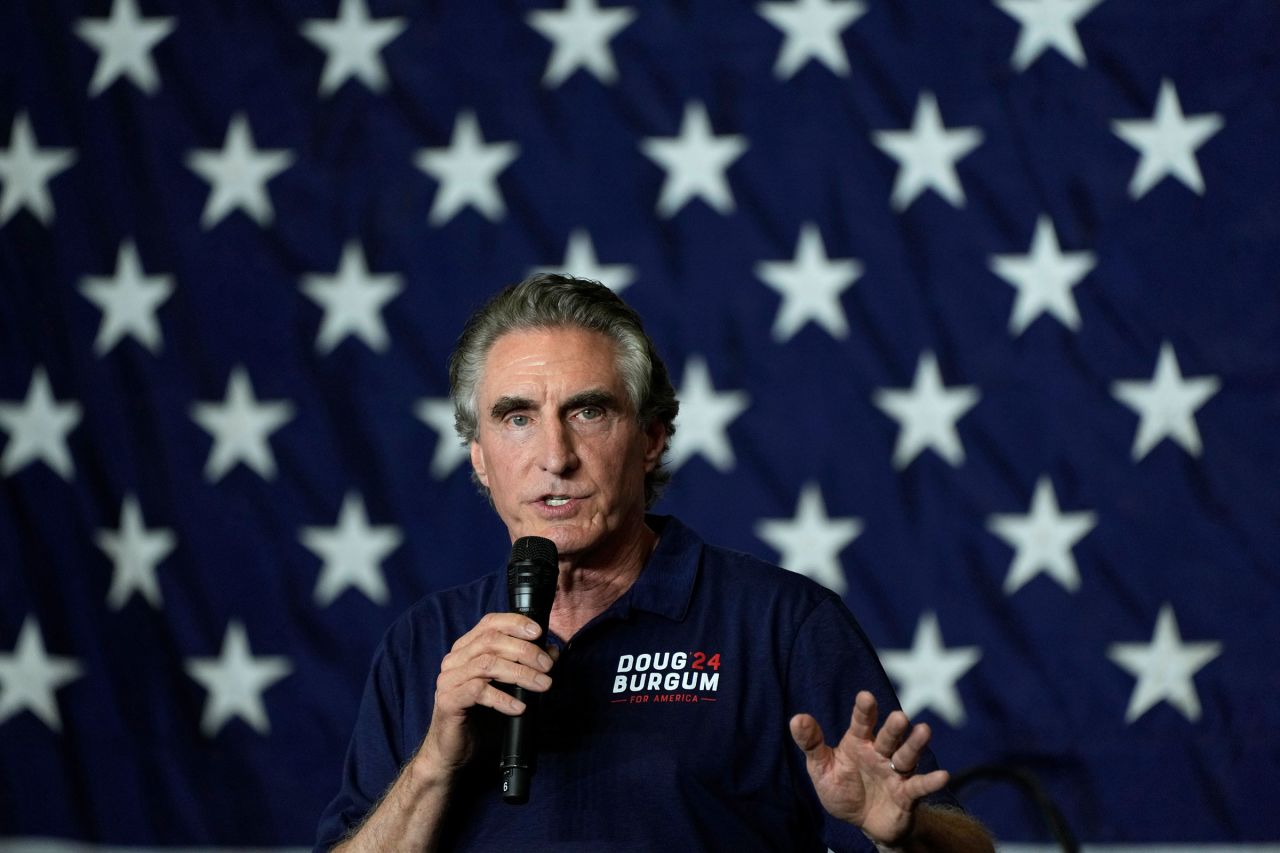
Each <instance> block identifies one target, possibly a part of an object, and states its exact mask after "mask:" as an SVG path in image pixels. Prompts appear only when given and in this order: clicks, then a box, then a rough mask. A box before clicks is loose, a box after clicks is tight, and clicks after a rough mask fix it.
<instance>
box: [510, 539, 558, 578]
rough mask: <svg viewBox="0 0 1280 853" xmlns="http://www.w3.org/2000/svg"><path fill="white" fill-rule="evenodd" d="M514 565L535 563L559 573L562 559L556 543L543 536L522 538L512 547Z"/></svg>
mask: <svg viewBox="0 0 1280 853" xmlns="http://www.w3.org/2000/svg"><path fill="white" fill-rule="evenodd" d="M511 562H512V563H535V564H541V565H544V566H549V567H550V568H551V569H552V570H554V571H558V570H559V564H560V557H559V554H558V553H557V551H556V543H554V542H552V541H551V540H550V539H544V538H543V537H541V536H522V537H520V538H519V539H517V540H516V541H515V544H514V545H512V546H511Z"/></svg>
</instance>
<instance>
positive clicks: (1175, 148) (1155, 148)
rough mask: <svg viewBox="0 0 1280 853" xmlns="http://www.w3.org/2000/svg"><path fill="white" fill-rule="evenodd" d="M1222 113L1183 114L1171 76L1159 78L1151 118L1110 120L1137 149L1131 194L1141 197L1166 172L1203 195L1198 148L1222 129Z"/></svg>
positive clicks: (1130, 187)
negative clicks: (1136, 161) (1138, 155)
mask: <svg viewBox="0 0 1280 853" xmlns="http://www.w3.org/2000/svg"><path fill="white" fill-rule="evenodd" d="M1222 125H1223V121H1222V114H1221V113H1201V114H1199V115H1193V116H1184V115H1183V114H1182V103H1181V102H1180V101H1179V100H1178V90H1177V89H1175V88H1174V86H1173V83H1172V82H1171V81H1169V80H1167V79H1166V80H1161V81H1160V93H1159V94H1158V95H1157V96H1156V108H1155V113H1154V114H1153V115H1152V116H1151V118H1150V119H1117V120H1116V121H1113V122H1112V123H1111V127H1112V129H1113V130H1114V131H1115V134H1116V136H1119V137H1120V138H1121V139H1123V140H1124V141H1125V142H1127V143H1129V144H1130V145H1132V146H1133V147H1134V148H1136V149H1138V151H1139V153H1140V155H1141V156H1140V157H1139V159H1138V166H1137V168H1135V169H1134V171H1133V178H1132V179H1131V180H1130V181H1129V196H1130V197H1131V198H1134V199H1139V198H1142V197H1143V196H1144V195H1146V194H1147V191H1148V190H1150V189H1151V188H1152V187H1154V186H1155V185H1156V184H1158V183H1160V181H1162V180H1163V179H1164V178H1165V177H1166V176H1172V177H1175V178H1177V179H1178V180H1179V181H1182V183H1183V184H1184V185H1185V186H1186V187H1187V188H1188V189H1190V190H1192V191H1194V192H1195V193H1196V194H1197V195H1204V177H1203V176H1202V175H1201V174H1200V163H1199V161H1198V160H1196V151H1198V150H1199V149H1200V146H1202V145H1204V144H1205V143H1206V142H1208V141H1209V138H1210V137H1211V136H1213V135H1214V134H1215V133H1217V132H1218V131H1219V130H1222Z"/></svg>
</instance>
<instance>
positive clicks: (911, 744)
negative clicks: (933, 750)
mask: <svg viewBox="0 0 1280 853" xmlns="http://www.w3.org/2000/svg"><path fill="white" fill-rule="evenodd" d="M903 719H904V720H905V719H906V717H905V716H904V717H903ZM932 737H933V732H932V731H931V730H930V729H929V724H928V723H917V724H916V725H914V726H912V728H911V733H910V734H909V735H907V738H906V740H904V741H903V742H902V744H901V746H899V747H898V748H897V749H896V750H894V752H893V753H892V754H891V755H890V756H889V759H890V760H891V761H892V762H893V766H894V767H896V768H898V770H899V771H901V772H903V773H907V772H910V771H912V770H914V769H915V767H916V765H917V764H919V763H920V753H922V752H924V749H925V747H926V746H928V745H929V740H930V738H932Z"/></svg>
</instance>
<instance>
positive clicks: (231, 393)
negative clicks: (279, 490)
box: [191, 365, 293, 482]
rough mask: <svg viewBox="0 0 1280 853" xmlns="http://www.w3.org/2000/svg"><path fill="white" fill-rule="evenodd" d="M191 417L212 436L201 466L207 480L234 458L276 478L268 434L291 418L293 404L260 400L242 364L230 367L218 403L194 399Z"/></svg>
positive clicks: (267, 477)
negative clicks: (203, 463)
mask: <svg viewBox="0 0 1280 853" xmlns="http://www.w3.org/2000/svg"><path fill="white" fill-rule="evenodd" d="M191 417H192V419H193V420H194V421H195V422H196V423H198V424H199V425H200V426H201V427H202V428H204V430H205V431H206V432H208V433H209V434H210V435H211V436H213V447H212V448H210V450H209V459H208V461H207V462H206V463H205V466H204V477H205V479H206V480H208V481H210V482H217V481H218V480H220V479H222V476H223V475H224V474H226V473H227V472H228V471H230V470H231V469H232V468H234V467H235V465H236V463H237V462H243V463H244V464H245V465H246V466H248V467H249V468H250V469H251V470H252V471H254V472H255V473H256V474H257V475H258V476H260V477H262V478H263V479H264V480H271V479H274V478H275V475H276V457H275V455H274V454H273V453H272V452H271V444H270V441H269V438H270V435H271V433H273V432H275V431H276V430H278V429H280V427H282V426H284V425H285V424H286V423H288V422H289V421H290V420H291V419H292V418H293V404H292V403H291V402H289V401H288V400H274V401H266V402H262V403H259V402H258V398H257V397H255V396H254V393H253V383H252V382H251V381H250V380H249V373H248V371H246V370H245V369H244V367H242V366H239V365H237V366H236V367H234V368H232V370H231V376H230V378H229V379H228V380H227V391H226V396H225V397H224V398H223V400H222V402H221V403H196V404H195V405H194V406H192V408H191Z"/></svg>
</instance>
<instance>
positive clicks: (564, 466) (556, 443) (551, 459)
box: [542, 419, 578, 474]
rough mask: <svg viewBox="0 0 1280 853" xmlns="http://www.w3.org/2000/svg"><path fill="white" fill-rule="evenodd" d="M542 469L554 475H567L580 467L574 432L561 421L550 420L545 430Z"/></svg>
mask: <svg viewBox="0 0 1280 853" xmlns="http://www.w3.org/2000/svg"><path fill="white" fill-rule="evenodd" d="M542 467H543V470H545V471H550V472H551V473H553V474H565V473H568V472H569V471H572V470H573V469H574V468H577V467H578V455H577V453H576V452H575V450H574V436H573V430H571V429H569V427H568V426H567V425H566V424H565V423H564V422H563V421H561V420H558V419H552V420H550V421H549V422H548V423H547V427H546V429H544V430H543V447H542Z"/></svg>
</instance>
